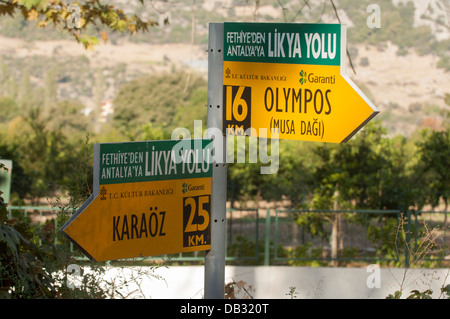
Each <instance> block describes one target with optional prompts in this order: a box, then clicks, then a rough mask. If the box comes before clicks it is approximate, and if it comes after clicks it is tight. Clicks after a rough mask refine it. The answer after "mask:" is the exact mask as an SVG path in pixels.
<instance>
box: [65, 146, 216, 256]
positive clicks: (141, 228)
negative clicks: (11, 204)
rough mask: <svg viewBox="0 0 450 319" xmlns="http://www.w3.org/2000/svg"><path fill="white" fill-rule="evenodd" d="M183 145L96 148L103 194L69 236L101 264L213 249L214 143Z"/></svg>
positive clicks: (72, 224)
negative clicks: (176, 148)
mask: <svg viewBox="0 0 450 319" xmlns="http://www.w3.org/2000/svg"><path fill="white" fill-rule="evenodd" d="M176 143H177V142H176V141H158V142H134V143H117V144H112V143H109V144H96V147H95V153H94V163H95V165H94V188H95V194H97V195H92V196H91V197H90V198H89V199H88V200H87V201H86V202H85V203H84V204H83V206H82V207H81V208H80V209H79V210H78V211H77V212H76V214H74V216H73V217H72V218H71V219H70V220H69V221H68V222H67V223H66V224H65V225H64V226H63V227H62V228H61V231H62V232H63V233H64V234H65V235H66V236H68V237H69V238H70V239H71V240H72V241H73V242H74V243H75V244H76V245H77V246H78V247H79V248H81V250H82V251H83V252H84V253H85V254H86V255H87V256H88V257H90V258H91V259H93V260H96V261H106V260H114V259H124V258H134V257H144V256H155V255H162V254H171V253H180V252H191V251H199V250H207V249H210V247H211V226H210V225H211V221H210V218H211V190H212V170H211V167H210V164H209V163H208V161H209V160H208V158H210V151H211V148H210V144H205V143H206V141H203V147H202V143H200V144H199V145H197V146H199V147H198V148H195V145H194V143H193V144H192V146H193V148H192V149H184V150H181V151H180V152H178V151H174V150H173V148H174V145H176ZM176 154H180V156H179V158H178V160H177V158H176V156H175V155H176ZM200 154H201V155H202V158H199V156H200ZM95 185H97V186H95Z"/></svg>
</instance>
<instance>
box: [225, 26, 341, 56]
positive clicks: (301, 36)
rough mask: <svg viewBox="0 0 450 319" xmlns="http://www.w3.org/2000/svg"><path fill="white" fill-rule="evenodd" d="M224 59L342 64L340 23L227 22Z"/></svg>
mask: <svg viewBox="0 0 450 319" xmlns="http://www.w3.org/2000/svg"><path fill="white" fill-rule="evenodd" d="M224 33H225V34H224V61H240V62H262V63H290V64H311V65H340V61H341V25H340V24H299V23H237V22H236V23H235V22H225V23H224Z"/></svg>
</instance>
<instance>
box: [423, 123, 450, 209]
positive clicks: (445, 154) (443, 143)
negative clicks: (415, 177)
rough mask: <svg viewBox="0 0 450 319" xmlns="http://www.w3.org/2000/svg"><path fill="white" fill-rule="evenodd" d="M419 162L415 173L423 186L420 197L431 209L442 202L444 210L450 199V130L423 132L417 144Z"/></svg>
mask: <svg viewBox="0 0 450 319" xmlns="http://www.w3.org/2000/svg"><path fill="white" fill-rule="evenodd" d="M418 154H419V161H418V163H417V167H416V171H417V173H418V174H419V175H420V177H421V179H422V181H423V183H424V185H428V187H427V188H426V189H425V190H423V192H422V196H424V198H425V201H426V202H427V203H429V204H430V205H431V206H432V207H436V206H438V205H439V201H440V200H443V201H444V204H445V209H447V207H448V200H449V198H450V183H449V181H450V175H449V174H450V129H447V130H446V131H442V132H440V131H432V132H430V131H424V132H423V140H422V141H420V142H419V143H418Z"/></svg>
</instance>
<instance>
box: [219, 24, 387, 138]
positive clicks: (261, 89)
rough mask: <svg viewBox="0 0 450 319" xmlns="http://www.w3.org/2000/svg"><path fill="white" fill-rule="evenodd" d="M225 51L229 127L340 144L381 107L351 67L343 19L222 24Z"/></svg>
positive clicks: (226, 121) (227, 130) (253, 133)
mask: <svg viewBox="0 0 450 319" xmlns="http://www.w3.org/2000/svg"><path fill="white" fill-rule="evenodd" d="M223 53H224V63H223V72H224V73H223V98H224V102H223V104H224V106H225V107H224V114H223V127H224V134H227V135H248V136H257V134H261V133H260V132H261V131H262V132H264V131H265V132H267V135H266V136H262V137H269V138H270V137H278V138H280V139H292V140H305V141H319V142H330V143H342V142H346V141H348V140H349V139H350V138H351V137H352V136H353V135H354V134H355V133H356V132H357V131H358V130H359V129H360V128H362V127H363V126H364V125H365V124H366V123H367V122H369V121H370V120H371V119H372V118H373V117H374V116H375V115H376V114H378V112H379V111H378V109H377V108H376V107H375V106H374V105H373V104H372V102H370V101H369V99H368V98H367V97H366V96H365V95H364V94H363V93H362V92H361V90H359V89H358V87H357V86H356V85H355V84H354V83H353V81H352V80H351V79H350V78H349V77H348V76H347V75H346V73H345V59H346V28H345V26H344V25H340V24H297V23H234V22H229V23H224V52H223ZM261 129H263V130H261ZM264 129H265V130H264Z"/></svg>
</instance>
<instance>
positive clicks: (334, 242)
mask: <svg viewBox="0 0 450 319" xmlns="http://www.w3.org/2000/svg"><path fill="white" fill-rule="evenodd" d="M336 188H337V187H336ZM333 197H334V204H333V209H334V211H335V212H333V217H332V218H331V266H332V267H337V266H339V262H338V260H337V258H338V238H339V235H338V233H339V215H340V214H339V213H336V211H337V210H338V209H339V208H338V202H337V197H338V191H337V189H336V190H335V191H334V195H333Z"/></svg>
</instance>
